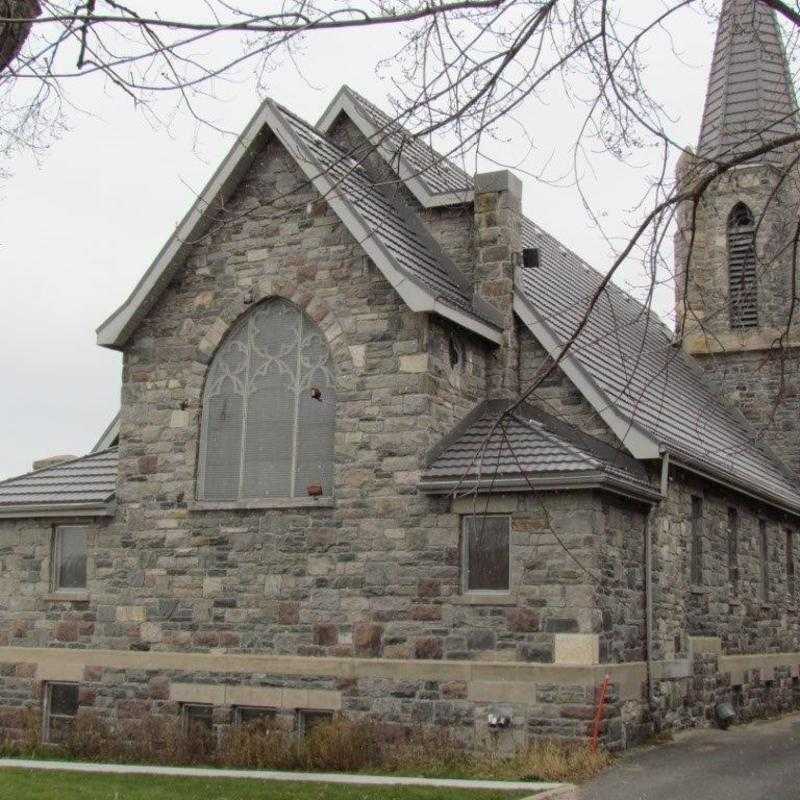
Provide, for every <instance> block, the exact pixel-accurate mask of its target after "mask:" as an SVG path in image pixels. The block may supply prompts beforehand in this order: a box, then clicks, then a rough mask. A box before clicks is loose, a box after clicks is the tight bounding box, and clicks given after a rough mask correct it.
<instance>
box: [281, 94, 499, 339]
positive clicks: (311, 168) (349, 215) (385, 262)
mask: <svg viewBox="0 0 800 800" xmlns="http://www.w3.org/2000/svg"><path fill="white" fill-rule="evenodd" d="M265 105H267V107H268V110H267V112H266V119H267V124H268V125H269V127H270V128H271V129H272V132H273V133H274V134H275V136H276V137H277V138H278V141H279V142H280V143H281V144H282V145H283V146H284V147H285V148H286V150H287V152H288V153H289V154H290V155H291V156H292V158H294V160H295V161H296V163H297V165H298V166H299V167H300V169H301V170H302V171H303V173H304V174H305V176H306V177H307V178H308V179H309V181H310V182H311V183H312V184H313V186H314V188H315V189H316V190H317V191H318V192H319V193H320V194H321V195H322V197H323V198H324V199H325V200H326V202H327V203H328V205H329V206H330V207H331V208H332V209H333V211H334V213H335V214H336V216H338V217H339V219H340V220H341V221H342V223H343V224H344V226H345V227H346V228H347V230H348V231H349V232H350V234H351V235H352V236H353V238H354V239H355V240H356V242H358V244H359V246H360V247H361V248H362V250H364V252H365V253H366V254H367V255H368V256H369V257H370V258H371V259H372V260H373V262H374V263H375V265H376V266H377V267H378V269H379V270H380V271H381V273H382V274H383V276H384V277H385V278H386V280H387V281H388V282H389V283H390V284H391V286H392V288H393V289H394V290H395V291H396V292H397V293H398V294H399V295H400V297H401V298H402V299H403V301H404V302H405V303H406V305H407V306H408V307H409V308H410V309H411V310H412V311H415V312H421V313H426V312H427V313H432V314H437V315H439V316H442V317H445V318H447V319H449V320H451V321H452V322H455V323H456V324H458V325H459V326H461V327H463V328H466V329H467V330H471V331H472V332H473V333H476V334H477V335H479V336H481V337H483V338H485V339H488V340H489V341H492V342H494V343H495V344H500V343H501V342H502V336H503V335H502V332H501V331H499V330H497V329H496V328H493V327H491V326H490V325H487V324H485V323H483V322H481V321H480V320H478V319H475V318H474V317H472V316H470V315H468V314H465V313H464V312H462V311H460V310H458V309H456V308H453V307H452V306H450V305H448V304H447V303H443V302H441V301H439V300H437V299H436V297H434V296H433V295H432V294H431V293H430V292H428V291H426V290H425V289H423V288H422V287H420V286H419V285H418V284H416V283H415V282H414V281H413V280H412V279H411V278H409V277H408V276H407V275H406V274H405V273H403V272H401V271H400V270H399V269H398V268H397V267H396V266H395V265H394V259H393V258H392V256H391V254H390V253H389V252H388V251H387V250H386V249H385V248H384V246H383V245H382V244H381V242H380V241H379V240H378V239H377V237H376V236H375V235H374V234H373V232H372V231H371V230H370V228H369V226H368V225H367V224H366V222H365V221H364V220H363V219H362V217H361V215H360V214H359V213H358V210H357V209H356V208H354V207H353V205H352V204H351V203H349V202H347V200H345V198H344V197H343V196H342V195H341V193H340V192H338V191H337V190H336V189H335V188H334V186H333V184H332V183H331V182H330V180H328V177H327V175H326V174H325V170H324V168H323V167H322V166H321V165H320V164H318V163H317V161H316V159H314V157H313V156H312V155H311V153H309V152H308V150H307V148H306V147H305V146H304V145H303V144H302V143H301V142H299V141H298V140H297V138H296V137H295V136H294V135H293V134H292V132H291V131H290V130H289V129H288V128H287V127H286V125H284V122H283V119H282V116H281V114H280V111H279V110H278V109H277V108H275V107H273V104H272V101H270V100H267V101H265Z"/></svg>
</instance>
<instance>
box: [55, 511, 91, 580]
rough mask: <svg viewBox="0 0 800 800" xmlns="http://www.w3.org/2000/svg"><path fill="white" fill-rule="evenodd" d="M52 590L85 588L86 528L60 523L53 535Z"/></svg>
mask: <svg viewBox="0 0 800 800" xmlns="http://www.w3.org/2000/svg"><path fill="white" fill-rule="evenodd" d="M52 584H53V590H54V591H70V590H80V589H85V588H86V529H85V528H81V527H79V526H77V525H61V526H59V527H57V528H56V529H55V532H54V537H53V579H52Z"/></svg>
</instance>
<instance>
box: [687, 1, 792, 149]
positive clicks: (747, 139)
mask: <svg viewBox="0 0 800 800" xmlns="http://www.w3.org/2000/svg"><path fill="white" fill-rule="evenodd" d="M797 130H798V127H797V103H796V100H795V93H794V87H793V85H792V80H791V77H790V72H789V63H788V61H787V58H786V53H785V52H784V48H783V40H782V38H781V32H780V30H779V28H778V23H777V20H776V18H775V12H774V11H773V10H772V9H770V8H768V7H767V6H766V5H765V4H764V3H760V2H754V1H753V0H725V2H724V3H723V6H722V13H721V15H720V21H719V27H718V28H717V40H716V45H715V47H714V59H713V61H712V63H711V73H710V75H709V79H708V90H707V95H706V104H705V110H704V112H703V124H702V127H701V130H700V139H699V143H698V148H697V151H698V155H700V156H701V157H703V158H708V159H721V158H726V157H731V156H733V155H735V154H736V153H737V152H741V151H744V150H751V149H754V148H756V147H758V146H759V145H761V144H763V143H765V142H767V141H769V140H770V139H774V138H777V137H780V136H787V135H791V134H793V133H797ZM777 157H779V154H776V153H769V154H765V155H762V156H761V157H760V159H759V160H763V161H766V160H775V159H776V158H777Z"/></svg>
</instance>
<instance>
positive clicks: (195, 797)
mask: <svg viewBox="0 0 800 800" xmlns="http://www.w3.org/2000/svg"><path fill="white" fill-rule="evenodd" d="M526 794H528V795H529V794H530V793H525V792H522V793H521V792H510V793H509V792H496V791H465V790H464V789H434V788H430V789H429V788H424V787H421V786H407V787H405V786H402V787H401V786H398V787H393V786H375V787H372V786H340V785H331V784H324V783H278V782H272V781H253V780H236V779H232V778H224V779H223V778H217V779H216V780H207V779H205V778H172V777H170V778H160V777H153V776H150V775H96V774H94V775H92V774H86V773H79V772H49V771H48V772H42V771H37V770H26V769H2V770H0V798H3V800H5V798H8V800H12V798H13V800H267V799H268V800H508V799H509V798H515V797H516V798H519V797H524V796H525V795H526Z"/></svg>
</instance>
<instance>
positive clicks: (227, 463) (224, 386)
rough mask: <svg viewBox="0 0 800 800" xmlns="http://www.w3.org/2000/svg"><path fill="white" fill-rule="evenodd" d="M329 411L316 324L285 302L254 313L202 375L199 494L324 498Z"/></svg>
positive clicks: (328, 488)
mask: <svg viewBox="0 0 800 800" xmlns="http://www.w3.org/2000/svg"><path fill="white" fill-rule="evenodd" d="M335 411H336V399H335V389H334V376H333V365H332V362H331V357H330V352H329V350H328V345H327V342H326V341H325V339H324V337H323V335H322V332H321V331H320V330H319V328H318V327H317V326H316V325H315V324H314V323H313V322H312V321H311V320H310V319H309V318H308V317H307V316H306V315H305V314H304V313H303V312H302V311H300V310H299V309H298V308H297V307H296V306H294V305H293V304H292V303H289V302H288V301H286V300H280V299H275V300H269V301H267V302H264V303H261V304H259V305H258V306H256V307H254V308H253V309H252V310H251V311H250V312H249V313H248V314H247V315H246V316H245V317H244V318H243V319H242V320H240V321H239V322H238V323H237V325H236V327H235V328H234V329H233V330H232V331H231V332H230V334H229V335H228V336H227V337H226V339H225V341H224V342H223V344H222V345H221V347H220V348H219V350H218V351H217V353H216V354H215V356H214V359H213V360H212V362H211V365H210V367H209V370H208V376H207V378H206V385H205V391H204V394H203V415H202V423H201V424H202V433H201V444H200V469H199V474H198V498H199V499H202V500H218V501H232V500H247V499H261V498H290V497H305V496H307V495H309V494H314V495H318V494H322V495H324V496H331V495H332V494H333V482H332V480H333V474H332V473H333V433H334V421H335Z"/></svg>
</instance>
